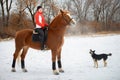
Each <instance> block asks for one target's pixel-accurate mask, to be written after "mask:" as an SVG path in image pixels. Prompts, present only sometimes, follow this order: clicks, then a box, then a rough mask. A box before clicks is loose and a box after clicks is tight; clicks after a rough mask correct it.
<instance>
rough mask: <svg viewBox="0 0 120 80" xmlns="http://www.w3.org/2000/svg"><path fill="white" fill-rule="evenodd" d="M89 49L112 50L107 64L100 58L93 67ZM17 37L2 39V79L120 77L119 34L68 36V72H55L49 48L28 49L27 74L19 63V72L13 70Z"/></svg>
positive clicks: (64, 56)
mask: <svg viewBox="0 0 120 80" xmlns="http://www.w3.org/2000/svg"><path fill="white" fill-rule="evenodd" d="M89 49H94V50H96V53H98V54H100V53H112V56H109V57H108V60H107V63H108V66H107V67H103V61H102V60H101V61H99V62H98V64H99V66H98V68H94V67H93V66H94V63H93V60H92V58H91V56H90V54H89ZM14 50H15V46H14V40H10V41H1V42H0V80H120V74H119V73H120V35H108V36H97V37H91V36H88V37H83V36H82V37H80V36H77V37H65V43H64V46H63V50H62V64H63V69H64V70H65V73H60V75H53V73H52V70H51V53H50V51H44V52H43V51H38V50H34V49H29V51H28V54H27V56H26V59H25V60H26V68H27V70H28V72H27V73H24V72H22V70H21V67H20V64H16V70H17V72H11V64H12V58H13V53H14Z"/></svg>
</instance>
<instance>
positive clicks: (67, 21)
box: [62, 14, 73, 24]
mask: <svg viewBox="0 0 120 80" xmlns="http://www.w3.org/2000/svg"><path fill="white" fill-rule="evenodd" d="M62 17H63V19H64V20H65V21H66V23H67V24H70V22H71V21H72V20H73V18H70V19H69V20H67V19H66V18H65V16H64V15H63V14H62Z"/></svg>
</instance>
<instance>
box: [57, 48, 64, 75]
mask: <svg viewBox="0 0 120 80" xmlns="http://www.w3.org/2000/svg"><path fill="white" fill-rule="evenodd" d="M57 59H58V61H57V63H58V68H59V72H61V73H63V72H64V70H63V69H62V63H61V49H60V50H59V52H58V54H57Z"/></svg>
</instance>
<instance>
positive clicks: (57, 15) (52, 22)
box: [50, 13, 61, 26]
mask: <svg viewBox="0 0 120 80" xmlns="http://www.w3.org/2000/svg"><path fill="white" fill-rule="evenodd" d="M60 15H61V13H59V14H58V15H57V16H55V17H54V18H53V20H52V21H51V23H50V26H51V25H52V24H53V23H54V21H55V20H56V18H57V17H58V16H60Z"/></svg>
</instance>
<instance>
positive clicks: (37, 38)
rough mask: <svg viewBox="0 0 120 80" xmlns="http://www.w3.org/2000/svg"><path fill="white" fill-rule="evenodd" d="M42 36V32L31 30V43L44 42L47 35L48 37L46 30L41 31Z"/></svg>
mask: <svg viewBox="0 0 120 80" xmlns="http://www.w3.org/2000/svg"><path fill="white" fill-rule="evenodd" d="M43 32H44V34H42V32H40V31H38V30H37V29H36V28H35V29H34V30H33V34H32V41H33V42H46V40H47V35H48V29H46V28H45V29H43Z"/></svg>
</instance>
